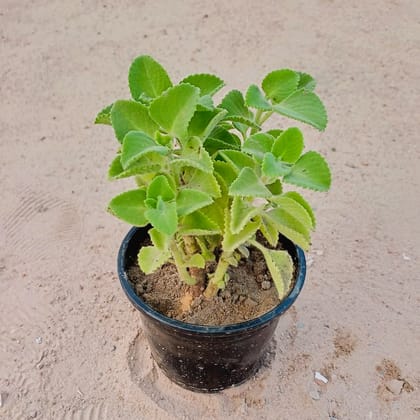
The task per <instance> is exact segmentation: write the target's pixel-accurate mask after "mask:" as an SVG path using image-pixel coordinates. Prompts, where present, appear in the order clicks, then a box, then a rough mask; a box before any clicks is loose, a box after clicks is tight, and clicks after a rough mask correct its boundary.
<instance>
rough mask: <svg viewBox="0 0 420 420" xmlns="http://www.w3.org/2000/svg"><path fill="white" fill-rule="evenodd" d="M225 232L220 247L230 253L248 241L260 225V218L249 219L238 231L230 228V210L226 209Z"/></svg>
mask: <svg viewBox="0 0 420 420" xmlns="http://www.w3.org/2000/svg"><path fill="white" fill-rule="evenodd" d="M225 217H226V221H225V232H224V235H223V241H222V248H223V251H224V252H227V253H231V252H233V251H235V250H236V249H237V248H238V247H240V246H241V245H242V244H244V243H245V242H247V241H249V240H250V239H251V238H252V237H253V236H254V235H255V233H256V231H257V230H258V228H259V227H260V225H261V220H260V218H258V220H255V221H249V222H248V223H247V224H246V225H245V226H244V227H243V229H242V230H241V231H240V232H238V233H233V232H232V231H231V230H230V223H231V222H230V212H229V211H228V210H226V216H225Z"/></svg>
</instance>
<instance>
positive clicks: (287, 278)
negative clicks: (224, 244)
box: [251, 241, 294, 299]
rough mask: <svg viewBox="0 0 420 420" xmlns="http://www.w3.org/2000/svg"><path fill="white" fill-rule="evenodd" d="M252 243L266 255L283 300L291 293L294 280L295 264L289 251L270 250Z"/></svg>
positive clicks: (254, 242) (268, 265) (280, 297)
mask: <svg viewBox="0 0 420 420" xmlns="http://www.w3.org/2000/svg"><path fill="white" fill-rule="evenodd" d="M251 243H252V245H254V246H255V247H256V248H258V249H259V250H260V251H261V252H262V254H263V255H264V259H265V261H266V263H267V268H268V269H269V271H270V274H271V278H272V279H273V282H274V285H275V286H276V289H277V292H278V295H279V299H283V298H284V297H285V296H286V295H287V293H288V292H289V289H290V285H291V283H292V280H293V272H294V264H293V260H292V258H291V256H290V255H289V253H288V252H287V251H280V250H275V249H268V248H266V247H264V246H262V245H261V244H259V243H258V242H256V241H251Z"/></svg>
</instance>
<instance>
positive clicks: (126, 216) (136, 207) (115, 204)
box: [108, 189, 148, 226]
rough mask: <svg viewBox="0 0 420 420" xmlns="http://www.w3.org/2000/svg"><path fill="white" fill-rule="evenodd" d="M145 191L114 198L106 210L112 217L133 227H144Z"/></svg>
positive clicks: (129, 192) (130, 192)
mask: <svg viewBox="0 0 420 420" xmlns="http://www.w3.org/2000/svg"><path fill="white" fill-rule="evenodd" d="M145 198H146V191H145V189H137V190H131V191H126V192H123V193H122V194H119V195H117V196H116V197H114V198H113V199H112V200H111V202H110V203H109V206H108V210H109V212H110V213H112V214H113V215H114V216H116V217H118V218H119V219H121V220H124V222H127V223H129V224H131V225H133V226H146V225H147V223H148V221H147V218H146V216H145V211H146V207H145V205H144V200H145Z"/></svg>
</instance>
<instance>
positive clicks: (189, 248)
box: [183, 236, 206, 296]
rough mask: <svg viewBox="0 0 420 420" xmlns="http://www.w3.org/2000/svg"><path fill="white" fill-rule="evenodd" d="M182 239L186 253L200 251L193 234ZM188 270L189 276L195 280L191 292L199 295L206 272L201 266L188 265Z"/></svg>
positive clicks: (192, 253)
mask: <svg viewBox="0 0 420 420" xmlns="http://www.w3.org/2000/svg"><path fill="white" fill-rule="evenodd" d="M183 240H184V246H185V253H186V254H187V255H189V256H192V255H194V254H195V253H197V252H199V251H200V249H199V246H198V244H197V241H196V240H195V238H194V236H184V237H183ZM188 271H189V273H190V275H191V277H192V278H193V279H194V280H195V283H194V290H193V294H194V296H199V295H200V293H201V290H202V288H204V283H205V281H206V272H205V271H204V269H203V268H199V267H189V269H188Z"/></svg>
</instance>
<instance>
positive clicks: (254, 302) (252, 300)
mask: <svg viewBox="0 0 420 420" xmlns="http://www.w3.org/2000/svg"><path fill="white" fill-rule="evenodd" d="M245 305H248V306H257V305H258V302H256V301H255V300H254V299H251V298H246V300H245Z"/></svg>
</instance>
